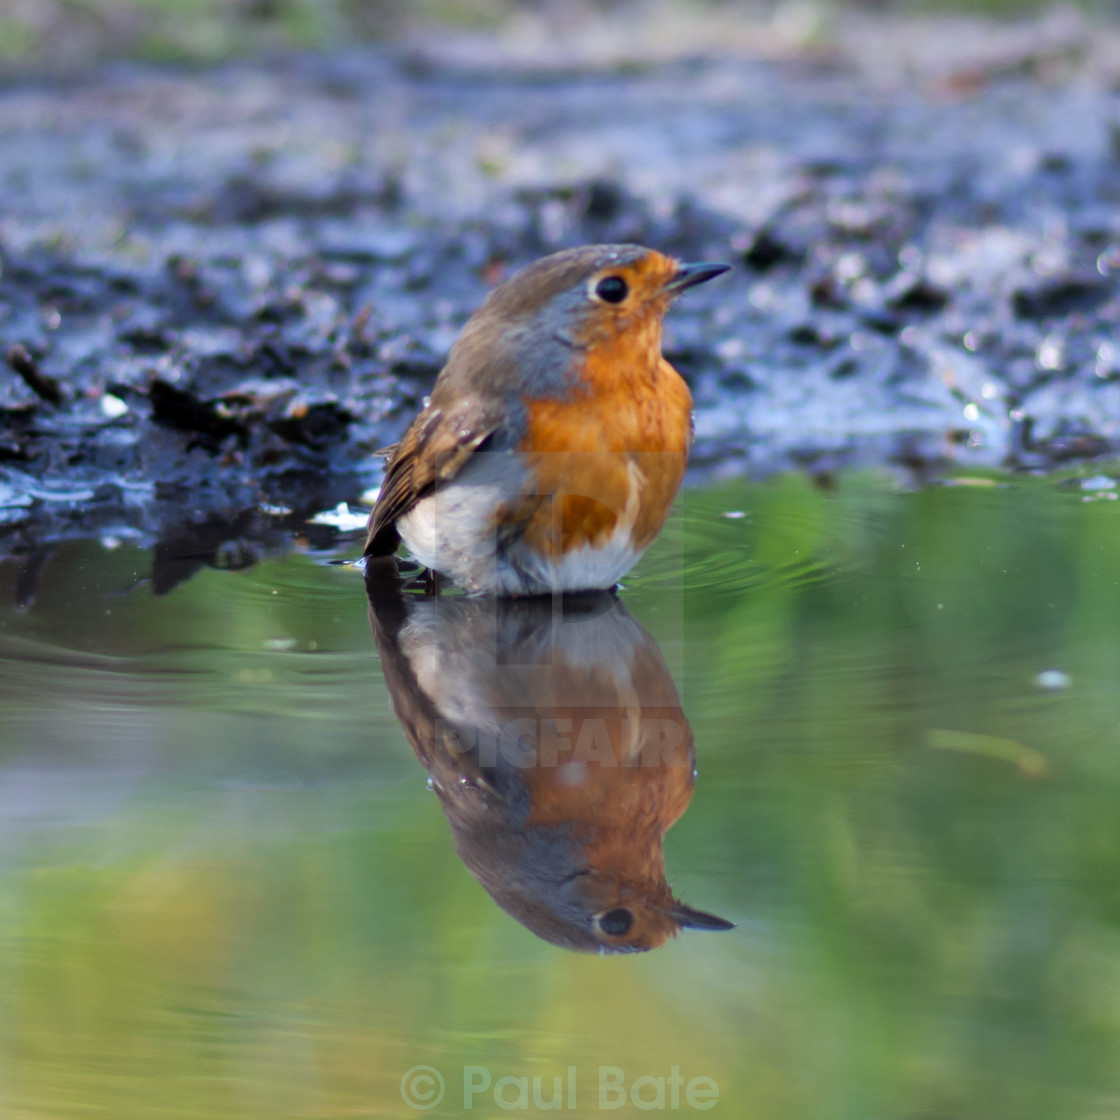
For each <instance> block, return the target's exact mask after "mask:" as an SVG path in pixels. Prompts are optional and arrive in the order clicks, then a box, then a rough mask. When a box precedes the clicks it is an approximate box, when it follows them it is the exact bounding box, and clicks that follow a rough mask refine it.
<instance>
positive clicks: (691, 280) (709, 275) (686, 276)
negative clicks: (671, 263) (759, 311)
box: [665, 261, 731, 296]
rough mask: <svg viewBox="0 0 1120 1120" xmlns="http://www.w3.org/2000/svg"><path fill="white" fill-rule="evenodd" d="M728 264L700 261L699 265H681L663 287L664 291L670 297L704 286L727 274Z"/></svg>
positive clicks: (729, 266)
mask: <svg viewBox="0 0 1120 1120" xmlns="http://www.w3.org/2000/svg"><path fill="white" fill-rule="evenodd" d="M730 268H731V265H729V264H720V263H719V262H718V261H701V262H700V263H699V264H682V265H681V266H680V268H678V269H677V274H676V276H674V277H673V279H672V280H670V281H669V283H668V284H666V285H665V291H667V292H668V293H669V294H670V295H674V296H675V295H677V294H678V293H679V292H683V291H684V290H685V288H692V287H694V286H695V285H697V284H704V283H706V282H707V281H708V280H711V279H713V278H714V277H716V276H720V275H722V274H723V273H724V272H728V271H729V270H730Z"/></svg>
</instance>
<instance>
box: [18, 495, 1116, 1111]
mask: <svg viewBox="0 0 1120 1120" xmlns="http://www.w3.org/2000/svg"><path fill="white" fill-rule="evenodd" d="M1115 495H1116V490H1115V488H1114V487H1113V485H1112V483H1111V482H1110V480H1108V479H1090V480H1086V479H1080V480H1079V479H1064V480H1056V479H1044V480H1037V479H1021V478H1014V479H1000V478H989V479H957V480H954V484H951V485H940V486H932V487H927V488H924V489H918V490H910V489H904V488H901V487H899V486H898V485H896V484H895V483H894V482H892V481H891V480H890V479H887V478H883V477H879V476H870V475H856V476H851V477H842V478H840V479H839V480H838V481H836V482H835V483H833V484H831V485H829V486H828V487H827V488H821V487H818V486H814V485H812V484H811V483H810V482H809V481H807V480H806V479H803V478H800V477H784V478H778V479H774V480H771V481H769V482H767V483H762V484H745V483H734V484H727V485H725V486H722V487H720V488H717V489H710V490H707V491H692V492H688V493H686V494H685V495H684V496H683V498H682V500H681V502H680V507H679V510H678V513H677V515H676V517H675V518H674V520H673V521H672V522H671V524H670V526H669V527H668V528H667V530H666V533H665V534H664V535H663V537H662V539H661V540H660V541H659V542H658V545H657V546H656V547H655V549H654V551H653V552H652V553H651V554H650V555H649V556H648V557H647V558H646V559H645V560H644V561H643V562H642V563H641V564H640V565H639V567H638V568H637V569H636V570H635V571H634V572H633V573H632V574H631V576H630V578H629V579H628V580H627V583H626V586H625V588H624V589H623V590H622V592H621V594H620V596H619V601H617V602H616V601H614V600H611V599H609V598H608V599H607V600H606V601H598V602H591V603H590V604H587V603H585V604H583V605H581V606H579V608H578V609H577V610H574V611H572V612H569V613H563V614H562V615H557V614H556V613H555V612H553V613H552V614H548V613H547V612H546V614H545V615H544V616H543V617H542V616H536V615H532V614H531V613H530V614H529V615H526V614H525V613H524V612H521V613H518V612H517V611H514V612H513V613H512V614H511V613H509V612H506V613H501V612H496V611H495V610H494V609H493V608H492V605H491V606H490V607H485V606H480V605H479V604H477V603H476V602H474V601H471V600H464V599H462V598H456V597H454V596H452V597H445V598H443V599H441V600H436V601H432V600H424V599H422V598H420V597H418V596H417V595H415V594H406V595H400V594H398V595H397V597H396V598H395V599H393V600H381V601H379V602H378V603H375V604H374V605H373V606H372V607H371V606H370V604H369V603H367V599H366V594H365V589H364V586H363V581H362V578H361V576H360V574H359V573H358V572H356V571H355V570H354V569H352V568H349V567H345V566H340V565H337V564H331V563H329V561H331V560H336V559H340V558H345V557H348V556H352V555H354V554H356V553H357V551H358V550H359V549H358V547H357V546H356V544H355V543H354V541H353V540H350V541H345V540H343V541H340V542H339V543H338V544H337V545H336V546H335V547H334V548H333V549H332V550H330V551H327V552H323V551H312V550H310V549H308V548H306V547H301V545H300V543H299V542H298V541H297V542H294V547H293V550H292V551H291V552H289V553H287V554H286V555H282V556H279V557H274V558H271V559H267V560H264V561H263V562H261V563H259V564H256V565H254V566H250V567H246V568H243V569H242V570H236V571H232V570H221V569H219V568H215V567H209V566H206V565H205V564H203V565H191V564H190V563H189V562H188V563H185V564H184V565H181V568H180V570H179V572H178V576H177V577H176V578H175V579H168V578H166V567H167V560H168V558H167V557H166V556H162V557H155V556H154V555H153V554H152V553H148V552H144V551H141V550H139V549H135V548H131V547H129V546H128V545H127V544H121V543H118V542H117V541H114V540H107V541H89V542H85V543H77V544H70V545H66V546H62V547H60V548H59V549H58V550H57V552H56V553H55V554H54V555H53V556H52V557H51V558H50V559H49V560H48V561H47V562H46V563H43V564H41V565H39V566H38V568H37V571H35V572H29V571H27V570H25V569H24V568H21V566H20V565H19V564H15V563H11V562H9V563H7V564H5V565H3V566H2V567H0V656H2V658H3V667H2V670H0V1115H2V1116H4V1117H35V1118H40V1117H105V1118H113V1120H123V1118H130V1117H136V1118H143V1120H155V1118H160V1117H262V1118H263V1117H285V1118H286V1117H301V1118H302V1117H314V1118H335V1117H339V1118H341V1117H353V1116H417V1115H421V1114H424V1113H425V1112H426V1114H427V1115H433V1116H456V1115H460V1114H461V1113H463V1112H465V1111H466V1110H467V1106H470V1111H471V1112H472V1114H479V1115H491V1116H492V1115H505V1114H507V1112H513V1113H515V1114H522V1115H525V1114H537V1113H540V1112H547V1111H553V1110H554V1109H553V1108H550V1107H549V1106H554V1108H555V1110H559V1111H563V1112H569V1113H571V1114H577V1115H588V1116H590V1115H600V1114H601V1113H602V1112H604V1111H605V1112H609V1113H611V1114H613V1115H637V1114H639V1113H643V1114H644V1113H645V1112H648V1111H654V1112H655V1113H656V1112H658V1111H660V1110H662V1109H663V1110H664V1111H673V1110H674V1108H675V1110H676V1111H678V1112H684V1113H691V1112H698V1111H708V1110H710V1111H711V1113H712V1114H713V1115H720V1116H735V1117H758V1118H760V1120H763V1118H765V1120H770V1118H773V1117H783V1118H802V1117H805V1118H822V1120H823V1118H849V1117H850V1118H853V1120H856V1118H860V1120H866V1118H878V1117H885V1118H886V1117H889V1118H895V1117H900V1118H901V1117H906V1118H924V1117H928V1118H934V1117H937V1118H958V1117H959V1118H962V1120H963V1118H984V1120H996V1118H1004V1117H1007V1118H1011V1117H1016V1118H1017V1117H1039V1118H1040V1120H1041V1118H1046V1120H1054V1118H1080V1117H1086V1118H1090V1117H1091V1118H1094V1120H1096V1118H1102V1120H1103V1118H1106V1117H1114V1116H1118V1115H1120V892H1118V890H1117V884H1118V878H1120V877H1118V874H1117V865H1118V857H1120V687H1118V681H1120V562H1118V557H1120V502H1117V501H1114V500H1113V499H1114V497H1115ZM229 554H230V553H229V550H228V549H227V550H226V552H225V553H223V555H225V556H226V557H227V559H228V556H229ZM157 561H158V563H159V564H161V565H162V566H163V576H162V577H161V578H159V579H157V580H155V582H153V578H152V577H153V567H154V566H155V565H156V564H157ZM194 567H197V570H194ZM157 574H158V573H157ZM187 576H189V578H186V577H187ZM176 580H177V581H176ZM157 589H158V591H159V592H160V593H159V594H156V593H155V591H156V590H157ZM488 611H489V613H487V612H488ZM581 673H582V676H581V675H580V674H581ZM394 706H395V707H394ZM542 711H545V712H548V713H551V716H553V717H559V718H561V720H562V719H567V720H568V721H569V722H568V723H560V724H557V726H560V728H561V730H562V731H566V732H568V733H569V738H571V737H573V736H574V737H578V735H579V734H580V733H581V730H582V729H583V728H585V727H589V726H591V725H592V724H594V725H595V728H598V731H596V732H595V734H601V735H602V736H603V743H604V744H609V745H608V746H604V747H603V749H604V750H607V751H608V752H609V751H610V750H615V749H625V748H624V746H623V745H620V744H621V743H622V739H625V734H623V732H625V729H626V728H629V729H630V730H629V731H628V732H625V733H626V734H629V735H630V739H629V740H628V741H629V742H630V748H629V749H631V750H632V751H635V752H637V755H636V756H635V757H638V756H642V752H646V751H649V750H650V749H652V748H650V746H649V743H650V742H651V741H655V742H656V743H661V744H662V745H663V744H664V743H665V742H667V741H669V740H671V741H672V743H673V744H674V746H673V750H674V751H676V752H677V753H675V754H672V755H671V758H670V755H665V756H664V757H665V758H670V762H671V763H672V765H668V764H667V765H666V766H664V767H662V768H661V769H657V768H655V767H646V766H642V765H638V766H634V765H631V766H629V767H624V766H618V765H615V766H613V767H612V766H611V765H610V764H609V762H608V763H604V764H602V765H600V766H599V767H598V768H597V769H596V767H595V766H591V768H590V770H589V769H588V768H587V767H584V769H583V770H579V768H578V767H577V768H576V769H577V770H578V771H579V772H578V774H577V777H578V776H579V775H580V774H582V775H583V777H586V776H587V774H588V773H593V775H594V781H593V782H592V788H593V793H592V794H589V795H587V796H586V797H584V798H583V799H582V800H581V799H580V798H577V797H576V796H575V795H574V794H572V793H571V791H570V790H568V789H567V788H566V787H565V783H564V782H563V781H561V780H560V779H559V778H558V777H557V774H559V773H560V772H561V771H563V767H562V766H561V767H559V768H553V770H552V771H551V772H548V773H546V772H545V771H544V770H542V769H541V768H539V767H538V768H537V769H536V770H534V769H533V768H532V767H522V766H520V765H519V764H509V765H506V766H505V767H504V769H503V768H502V767H501V766H500V765H499V766H498V768H497V769H495V768H494V767H490V768H489V769H487V768H486V767H485V766H483V765H482V764H481V763H480V762H479V757H478V751H477V750H474V752H473V753H472V751H471V750H463V749H459V748H457V747H456V746H455V744H456V743H461V742H462V741H463V738H464V735H465V736H466V737H467V738H470V737H471V736H475V735H476V734H477V733H478V729H479V728H490V730H491V732H492V731H493V729H494V728H495V727H499V728H500V727H501V726H504V725H506V724H508V722H509V720H510V719H511V718H512V716H513V715H516V716H518V717H519V718H520V717H525V716H526V713H527V712H528V713H530V716H529V718H530V720H531V719H532V718H535V717H534V716H533V715H532V713H536V715H538V716H539V714H540V713H541V712H542ZM398 716H399V718H398ZM646 717H648V720H647V722H646V723H642V722H641V720H642V719H643V718H646ZM624 719H629V720H630V723H627V724H624V723H623V720H624ZM596 721H598V722H596ZM600 725H601V726H600ZM639 727H640V728H642V729H643V730H639V731H635V730H634V729H635V728H639ZM472 728H473V729H474V730H471V729H472ZM604 728H605V730H604ZM649 728H653V731H650V732H649V733H648V735H647V730H648V729H649ZM464 729H466V730H464ZM620 729H621V730H620ZM589 734H592V733H591V732H589ZM620 736H621V738H620ZM651 736H652V738H651ZM658 736H660V738H658ZM592 737H594V735H592ZM499 739H500V736H499ZM410 741H411V744H412V745H410ZM482 741H483V739H482V738H475V739H473V740H472V742H473V743H474V745H475V746H476V747H477V744H478V743H481V742H482ZM492 741H494V742H497V741H499V740H492ZM424 744H427V746H425V745H424ZM635 744H636V745H635ZM414 748H415V753H414ZM658 749H660V748H658ZM425 751H427V754H425ZM561 753H562V752H561ZM418 756H419V757H418ZM563 757H567V756H563ZM643 757H644V756H643ZM490 761H491V762H494V759H491V760H490ZM561 761H563V758H562V759H561ZM569 761H570V759H569ZM507 762H508V760H507ZM422 763H423V764H422ZM425 767H426V768H427V769H425ZM694 767H695V772H696V777H695V782H693V769H694ZM564 772H565V773H570V772H571V771H570V769H569V771H564ZM503 783H504V784H503ZM635 783H637V785H635ZM642 783H645V784H644V785H643V784H642ZM572 784H573V783H571V782H569V783H568V785H572ZM574 784H575V785H578V784H579V783H578V782H576V783H574ZM636 790H637V793H635V791H636ZM487 799H489V800H487ZM503 806H504V807H503ZM509 806H520V808H519V809H518V810H517V811H516V812H514V811H513V810H511V809H509ZM651 806H652V808H651ZM573 814H574V815H575V817H576V818H578V819H580V820H581V821H582V824H583V826H585V827H584V828H583V834H584V835H585V836H586V837H587V838H588V839H587V840H586V842H585V843H584V844H583V846H582V847H580V848H578V850H574V849H571V848H568V849H565V850H564V851H558V850H556V849H555V846H554V845H553V847H549V842H547V835H551V834H547V829H549V828H554V827H557V822H558V821H560V820H562V819H565V816H566V815H567V816H568V817H570V816H571V815H573ZM515 818H516V819H515ZM674 821H675V823H673V822H674ZM670 826H671V827H670ZM533 829H536V831H533ZM620 836H622V837H623V838H630V839H631V840H632V842H631V843H621V842H620V841H619V837H620ZM542 838H544V839H542ZM511 852H512V853H513V854H512V855H511ZM542 853H543V854H542ZM662 860H663V863H662ZM550 876H551V879H550ZM544 879H549V882H550V883H552V880H553V879H554V880H556V881H557V882H560V881H563V889H562V890H561V888H560V887H557V886H555V884H553V885H547V884H546V885H543V886H542V881H543V880H544ZM589 884H590V885H589ZM592 887H594V890H592ZM564 891H566V892H567V893H563V892H564ZM595 891H598V892H599V893H598V895H596V896H595V897H591V896H592V894H594V893H595ZM620 897H623V898H625V899H626V900H628V901H627V905H626V907H623V909H627V911H628V912H629V914H630V918H629V919H627V920H622V919H620V918H619V917H618V915H617V913H616V911H617V910H618V909H619V908H620V907H619V906H617V905H615V902H616V901H617V899H618V898H620ZM604 900H606V901H604ZM643 906H645V907H646V910H645V911H642V907H643ZM604 907H607V909H606V910H604ZM589 915H590V917H589ZM594 915H598V918H596V917H595V916H594ZM604 915H613V917H609V918H608V917H605V916H604ZM666 915H669V917H666ZM695 915H699V916H700V917H695ZM720 919H726V920H728V921H731V922H734V923H735V928H733V929H722V928H718V927H719V926H720V925H723V924H725V923H724V922H721V921H720ZM596 922H598V923H599V925H595V923H596ZM623 926H626V927H627V928H626V929H625V930H624V929H623ZM639 926H641V927H642V928H641V930H638V927H639ZM655 927H656V928H655ZM573 930H575V931H576V932H573ZM588 930H590V931H591V932H590V933H589V932H588ZM651 931H652V932H651ZM639 932H640V933H641V936H640V937H638V933H639ZM674 935H675V936H674ZM635 939H637V940H638V941H640V942H642V944H640V945H637V946H636V947H645V944H647V943H648V944H653V945H657V946H658V947H654V948H652V949H651V950H650V951H648V952H641V953H617V954H609V955H608V954H603V953H600V952H580V951H576V950H573V949H570V948H560V947H558V945H557V944H556V943H557V942H559V943H565V942H567V943H572V942H574V943H577V944H580V945H582V947H583V948H594V949H598V948H602V947H603V946H604V944H605V945H607V947H610V948H626V947H635V946H632V945H629V944H623V942H626V941H628V940H631V941H632V940H635ZM417 1067H428V1068H420V1069H417ZM441 1092H442V1096H440V1093H441ZM410 1102H411V1103H410ZM414 1105H418V1106H423V1109H422V1110H421V1109H418V1108H416V1107H413V1106H414Z"/></svg>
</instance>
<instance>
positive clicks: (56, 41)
mask: <svg viewBox="0 0 1120 1120" xmlns="http://www.w3.org/2000/svg"><path fill="white" fill-rule="evenodd" d="M1054 8H1055V5H1053V4H1052V3H1049V2H1048V0H857V2H852V3H835V2H831V0H771V2H752V3H742V2H738V0H652V2H648V3H647V2H642V0H414V2H410V3H404V2H400V0H323V2H320V0H4V3H3V4H0V66H2V67H3V68H4V69H6V70H11V69H13V68H41V67H48V68H66V67H72V66H75V65H88V64H89V63H91V62H96V61H99V60H104V59H107V58H121V57H132V58H142V59H149V60H153V59H160V60H172V61H178V62H212V61H215V60H218V59H222V58H226V57H229V56H231V55H240V54H244V53H247V52H259V51H265V52H267V51H276V50H286V49H291V48H330V47H337V46H340V45H352V44H354V43H355V42H379V41H385V40H401V39H410V38H415V39H418V40H419V39H430V38H431V37H433V36H439V35H447V34H449V33H454V34H456V35H464V34H467V35H470V34H479V33H483V34H486V35H494V34H498V35H500V36H501V37H502V38H503V40H504V45H505V46H507V47H510V46H514V45H517V44H518V43H520V44H522V45H526V44H531V43H539V42H543V41H549V42H552V43H553V44H554V45H555V44H556V43H557V41H558V37H559V38H560V40H562V39H563V37H564V36H578V37H580V38H585V39H587V38H589V39H592V40H594V41H596V42H597V43H598V44H599V45H600V49H603V50H610V49H611V48H612V46H613V47H615V48H619V47H621V46H622V45H624V44H625V45H626V46H627V47H628V48H629V49H630V50H635V48H638V47H641V48H644V49H646V50H656V49H657V46H658V44H660V46H661V47H662V48H664V47H666V46H669V45H672V46H674V47H675V48H676V50H677V51H678V52H679V51H680V49H681V48H682V47H684V48H687V47H689V46H690V45H691V46H696V47H700V46H712V45H721V46H728V45H739V46H747V47H751V46H753V47H754V48H756V49H758V50H760V51H764V52H766V53H771V52H773V51H775V50H779V51H780V50H793V49H797V48H799V47H800V48H806V47H816V48H821V47H827V46H828V45H829V43H830V40H831V39H832V38H834V37H835V36H836V35H837V34H838V33H839V30H840V25H843V24H845V23H849V22H850V21H853V20H855V21H862V20H872V21H880V20H883V19H885V18H888V17H891V16H912V17H922V18H924V17H930V16H936V15H938V14H944V15H952V16H954V17H962V16H969V15H972V16H990V17H998V18H1000V19H1016V18H1022V17H1038V16H1040V15H1041V14H1043V13H1046V12H1049V11H1051V10H1053V9H1054ZM1060 9H1061V11H1062V12H1064V16H1063V18H1065V19H1067V20H1068V19H1071V18H1077V17H1093V18H1107V17H1109V16H1112V15H1114V14H1115V5H1114V4H1112V3H1110V2H1109V0H1081V2H1080V3H1078V4H1076V5H1070V4H1063V5H1061V6H1060ZM636 53H637V52H636Z"/></svg>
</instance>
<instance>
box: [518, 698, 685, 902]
mask: <svg viewBox="0 0 1120 1120" xmlns="http://www.w3.org/2000/svg"><path fill="white" fill-rule="evenodd" d="M555 713H556V715H555V719H554V720H553V721H552V723H551V726H546V721H543V720H542V721H540V723H539V727H540V732H539V737H538V740H537V764H536V765H535V766H533V767H531V768H529V769H527V770H525V771H523V772H522V774H523V777H524V781H525V785H526V787H527V789H528V793H529V814H528V817H527V818H526V821H525V827H526V828H534V827H547V826H563V827H566V828H571V829H572V830H573V831H574V833H575V836H576V837H577V838H578V843H579V844H580V847H581V848H582V850H583V851H584V852H585V853H586V859H587V863H588V865H589V866H590V867H592V868H594V869H595V870H596V871H597V872H599V873H600V874H610V875H613V876H615V877H616V878H617V881H619V882H629V883H631V884H636V883H638V882H641V881H644V880H650V881H654V880H658V879H660V878H662V877H663V874H664V870H663V857H662V855H661V837H662V836H663V835H664V834H665V832H666V831H667V830H668V829H669V828H670V827H671V826H672V825H673V823H674V822H675V821H676V820H677V818H678V817H680V815H681V814H682V813H683V812H684V811H685V809H686V808H688V803H689V801H690V800H691V798H692V788H693V783H694V760H695V754H694V748H693V744H692V736H691V732H690V730H689V726H688V722H687V720H686V719H685V717H684V713H683V712H682V711H681V709H680V708H679V707H666V708H662V707H650V706H648V705H647V706H642V707H638V706H634V707H624V708H618V707H590V708H585V707H565V708H557V709H555Z"/></svg>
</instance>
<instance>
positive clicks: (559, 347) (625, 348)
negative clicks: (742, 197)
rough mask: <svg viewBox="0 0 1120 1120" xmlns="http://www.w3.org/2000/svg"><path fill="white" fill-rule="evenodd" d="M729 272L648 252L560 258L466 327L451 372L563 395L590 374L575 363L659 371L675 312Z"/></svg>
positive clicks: (528, 271) (625, 248)
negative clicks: (667, 323) (685, 297)
mask: <svg viewBox="0 0 1120 1120" xmlns="http://www.w3.org/2000/svg"><path fill="white" fill-rule="evenodd" d="M728 267H729V266H728V265H725V264H714V263H706V262H705V263H700V264H684V263H682V262H680V261H678V260H675V259H674V258H672V257H667V256H665V254H663V253H659V252H657V251H656V250H655V249H646V248H644V247H643V246H641V245H583V246H581V247H580V248H578V249H565V250H564V251H563V252H560V253H553V254H552V255H551V256H549V257H544V258H542V259H541V260H539V261H535V262H534V263H533V264H531V265H528V266H527V267H526V268H523V269H522V270H521V271H520V272H517V273H515V274H514V275H513V276H511V277H510V279H509V280H507V281H506V282H505V283H504V284H502V285H500V286H499V287H497V288H495V289H494V291H493V292H491V293H490V296H489V298H488V299H487V300H486V302H485V303H484V304H483V305H482V307H480V308H479V310H478V311H477V312H475V314H474V315H473V316H472V317H471V319H470V321H469V322H468V323H467V325H466V327H465V328H464V330H463V333H462V335H461V336H460V338H459V341H458V342H457V343H456V345H455V348H454V349H453V350H452V352H451V358H450V360H449V363H448V365H449V368H450V369H453V370H455V376H456V377H457V378H461V377H466V378H468V379H469V378H472V377H485V378H486V379H487V381H489V382H490V383H491V384H494V383H501V382H503V381H504V382H506V383H507V384H509V385H510V387H511V388H513V387H517V388H518V390H519V391H520V389H521V388H522V387H524V386H525V385H526V384H528V385H529V386H530V387H533V388H536V389H539V390H540V391H542V392H546V393H547V392H554V391H557V390H559V389H561V388H562V387H563V385H564V384H565V383H566V375H567V374H569V373H570V372H571V371H572V369H573V368H579V369H580V372H582V367H579V366H578V363H577V367H573V364H572V360H573V356H574V355H580V354H582V355H587V354H590V353H595V354H597V356H598V357H599V358H600V359H602V360H604V361H607V362H610V361H613V362H614V363H615V365H616V366H617V367H618V368H626V367H634V366H638V365H640V364H642V363H647V364H656V363H657V362H658V361H660V359H661V322H662V319H663V318H664V315H665V312H666V310H667V309H668V307H669V304H670V303H671V302H672V301H673V299H674V298H675V297H676V296H678V295H679V294H680V293H681V292H683V291H685V290H686V289H687V288H691V287H693V286H694V285H696V284H702V283H704V281H706V280H711V279H712V277H714V276H719V275H720V274H721V273H723V272H726V271H727V270H728ZM438 388H439V387H438V386H437V389H438ZM447 388H450V386H448V387H447Z"/></svg>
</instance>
